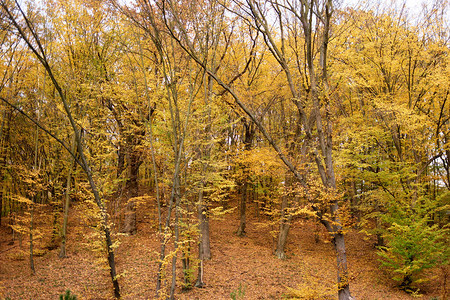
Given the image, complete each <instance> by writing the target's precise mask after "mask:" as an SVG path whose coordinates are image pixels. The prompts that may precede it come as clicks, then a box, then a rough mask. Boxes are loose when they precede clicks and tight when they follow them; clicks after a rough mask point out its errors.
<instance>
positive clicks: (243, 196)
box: [236, 175, 248, 236]
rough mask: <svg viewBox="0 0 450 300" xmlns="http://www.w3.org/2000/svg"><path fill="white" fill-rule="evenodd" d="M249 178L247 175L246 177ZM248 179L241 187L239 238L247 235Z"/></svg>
mask: <svg viewBox="0 0 450 300" xmlns="http://www.w3.org/2000/svg"><path fill="white" fill-rule="evenodd" d="M244 176H247V175H244ZM247 194H248V193H247V178H245V179H244V182H243V183H242V187H241V201H240V204H239V228H238V230H237V233H236V234H237V235H238V236H243V235H244V234H245V225H246V224H245V223H246V217H245V210H246V205H247V203H246V202H247Z"/></svg>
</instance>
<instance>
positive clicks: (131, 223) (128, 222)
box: [122, 147, 142, 235]
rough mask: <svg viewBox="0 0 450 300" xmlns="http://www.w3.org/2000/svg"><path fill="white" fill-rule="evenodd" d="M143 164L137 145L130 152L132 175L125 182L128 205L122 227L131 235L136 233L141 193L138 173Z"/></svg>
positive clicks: (123, 230) (124, 231)
mask: <svg viewBox="0 0 450 300" xmlns="http://www.w3.org/2000/svg"><path fill="white" fill-rule="evenodd" d="M141 164H142V161H141V159H140V154H139V153H138V152H137V150H136V149H135V147H132V149H131V150H130V152H129V170H130V176H129V178H128V180H127V182H126V184H125V195H127V199H128V201H127V206H126V210H125V223H124V228H123V229H122V232H123V233H127V234H130V235H133V234H136V231H137V227H136V201H135V199H134V198H136V197H137V196H138V195H139V188H138V175H139V167H140V165H141Z"/></svg>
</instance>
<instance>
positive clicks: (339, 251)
mask: <svg viewBox="0 0 450 300" xmlns="http://www.w3.org/2000/svg"><path fill="white" fill-rule="evenodd" d="M333 245H334V248H335V251H336V262H337V268H338V273H337V281H338V296H339V300H349V299H353V298H352V296H351V295H350V284H349V281H348V271H347V254H346V252H345V241H344V234H343V233H341V232H338V233H336V234H335V235H334V238H333Z"/></svg>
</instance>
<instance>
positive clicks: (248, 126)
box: [237, 119, 256, 236]
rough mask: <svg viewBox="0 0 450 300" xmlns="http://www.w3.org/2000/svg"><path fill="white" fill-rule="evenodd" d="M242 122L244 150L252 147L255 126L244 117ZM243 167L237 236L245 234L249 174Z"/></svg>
mask: <svg viewBox="0 0 450 300" xmlns="http://www.w3.org/2000/svg"><path fill="white" fill-rule="evenodd" d="M243 122H244V150H245V151H250V150H251V149H252V143H253V137H254V136H255V130H256V128H255V127H254V125H253V124H252V123H248V122H247V121H246V120H245V119H243ZM243 167H244V174H243V177H244V178H243V180H242V190H241V196H242V197H241V203H240V209H239V228H238V230H237V235H238V236H243V235H244V234H245V226H246V221H247V220H246V208H247V200H248V198H249V197H248V194H249V193H248V182H249V181H250V175H249V173H248V170H246V168H247V166H243Z"/></svg>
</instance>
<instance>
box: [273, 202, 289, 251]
mask: <svg viewBox="0 0 450 300" xmlns="http://www.w3.org/2000/svg"><path fill="white" fill-rule="evenodd" d="M288 201H289V200H288V199H287V196H283V201H282V203H281V220H280V232H279V233H278V240H277V248H276V250H275V255H276V256H277V257H278V258H279V259H286V254H285V252H284V247H285V246H286V241H287V237H288V234H289V228H290V227H291V221H292V215H291V214H290V213H289V212H288V211H287V210H288V208H289V203H288Z"/></svg>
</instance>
